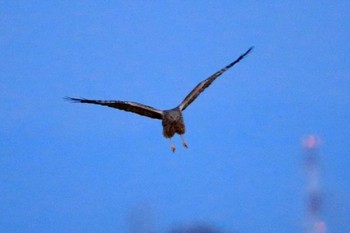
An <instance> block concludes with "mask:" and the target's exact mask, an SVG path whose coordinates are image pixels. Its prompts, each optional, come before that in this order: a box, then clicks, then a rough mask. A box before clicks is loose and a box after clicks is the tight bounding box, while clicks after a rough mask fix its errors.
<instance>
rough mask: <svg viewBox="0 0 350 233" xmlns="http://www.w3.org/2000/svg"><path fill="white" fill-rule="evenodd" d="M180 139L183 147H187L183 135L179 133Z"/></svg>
mask: <svg viewBox="0 0 350 233" xmlns="http://www.w3.org/2000/svg"><path fill="white" fill-rule="evenodd" d="M180 137H181V140H182V145H184V147H186V148H188V146H187V142H186V141H185V139H184V137H183V136H182V134H180Z"/></svg>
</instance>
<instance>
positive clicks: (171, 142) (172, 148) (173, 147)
mask: <svg viewBox="0 0 350 233" xmlns="http://www.w3.org/2000/svg"><path fill="white" fill-rule="evenodd" d="M169 140H170V147H171V150H172V151H173V152H175V146H174V143H173V141H172V140H171V138H170V139H169Z"/></svg>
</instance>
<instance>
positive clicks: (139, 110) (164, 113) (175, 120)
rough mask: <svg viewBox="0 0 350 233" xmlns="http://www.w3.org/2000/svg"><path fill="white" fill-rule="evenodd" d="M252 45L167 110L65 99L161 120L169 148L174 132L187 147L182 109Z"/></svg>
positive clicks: (103, 101)
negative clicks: (168, 140) (176, 104)
mask: <svg viewBox="0 0 350 233" xmlns="http://www.w3.org/2000/svg"><path fill="white" fill-rule="evenodd" d="M252 49H253V47H251V48H249V49H248V50H247V51H246V52H245V53H243V54H242V55H240V56H239V57H238V58H237V59H236V60H235V61H233V62H231V63H230V64H228V65H227V66H225V67H224V68H222V69H221V70H219V71H217V72H216V73H214V74H213V75H212V76H210V77H209V78H207V79H205V80H204V81H202V82H200V83H199V84H198V85H197V86H196V87H195V88H194V89H193V90H192V91H191V92H190V93H189V94H188V95H187V96H186V97H185V99H184V100H183V101H182V102H181V104H180V105H178V106H177V107H175V108H172V109H169V110H159V109H156V108H153V107H150V106H147V105H144V104H139V103H136V102H131V101H120V100H90V99H83V98H71V97H66V98H65V99H66V100H69V101H72V102H76V103H87V104H98V105H103V106H107V107H111V108H116V109H120V110H124V111H128V112H133V113H136V114H139V115H142V116H146V117H150V118H154V119H159V120H162V126H163V135H164V137H166V138H169V139H170V146H171V150H172V151H173V152H175V146H174V144H173V142H172V140H171V138H172V137H173V136H174V134H175V133H177V134H179V135H180V137H181V140H182V144H183V146H184V147H186V148H188V146H187V143H186V141H185V139H184V138H183V134H184V133H185V123H184V119H183V117H182V111H184V110H185V109H186V108H187V107H188V106H189V105H190V104H191V103H192V102H193V101H194V100H195V99H196V98H197V97H198V96H199V94H200V93H202V92H203V91H204V90H205V89H206V88H207V87H209V85H210V84H211V83H212V82H214V80H215V79H216V78H218V77H219V76H220V75H222V74H223V73H224V72H225V71H227V70H228V69H230V68H231V67H232V66H234V65H235V64H237V63H238V62H240V61H241V60H242V59H243V58H244V57H245V56H246V55H248V53H250V52H251V51H252Z"/></svg>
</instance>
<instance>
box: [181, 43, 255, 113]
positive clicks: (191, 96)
mask: <svg viewBox="0 0 350 233" xmlns="http://www.w3.org/2000/svg"><path fill="white" fill-rule="evenodd" d="M252 49H253V47H251V48H249V49H248V50H247V51H246V52H245V53H244V54H242V55H241V56H239V57H238V58H237V59H236V60H235V61H234V62H232V63H230V64H228V65H227V66H225V67H224V68H222V69H221V70H219V71H217V72H216V73H215V74H213V75H212V76H210V77H209V78H207V79H206V80H204V81H202V82H200V83H199V84H198V85H197V86H196V87H195V88H194V89H193V90H192V91H191V92H190V93H189V94H188V95H187V96H186V97H185V99H184V100H183V101H182V103H181V104H180V105H179V106H178V108H179V109H180V110H181V111H183V110H185V109H186V108H187V106H188V105H190V104H191V103H192V102H193V101H194V100H195V99H196V98H197V97H198V96H199V94H200V93H202V92H203V91H204V90H205V89H206V88H207V87H209V85H210V84H211V83H212V82H214V80H215V79H216V78H217V77H219V76H220V75H222V74H223V73H224V72H225V71H227V70H228V69H230V68H231V67H232V66H234V65H235V64H237V63H238V62H239V61H240V60H242V59H243V58H244V57H245V56H246V55H247V54H248V53H250V51H252Z"/></svg>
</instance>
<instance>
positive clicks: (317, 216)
mask: <svg viewBox="0 0 350 233" xmlns="http://www.w3.org/2000/svg"><path fill="white" fill-rule="evenodd" d="M319 145H320V140H319V139H318V138H317V137H316V136H314V135H309V136H308V137H306V138H305V139H304V140H303V148H304V153H305V158H304V163H305V168H306V208H307V219H306V224H307V226H306V233H326V232H327V228H326V223H325V222H324V221H322V220H321V211H322V201H323V198H322V191H321V185H320V172H321V169H320V157H319Z"/></svg>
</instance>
